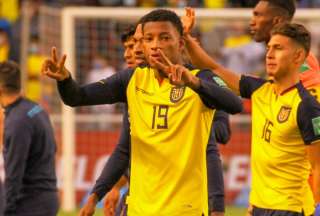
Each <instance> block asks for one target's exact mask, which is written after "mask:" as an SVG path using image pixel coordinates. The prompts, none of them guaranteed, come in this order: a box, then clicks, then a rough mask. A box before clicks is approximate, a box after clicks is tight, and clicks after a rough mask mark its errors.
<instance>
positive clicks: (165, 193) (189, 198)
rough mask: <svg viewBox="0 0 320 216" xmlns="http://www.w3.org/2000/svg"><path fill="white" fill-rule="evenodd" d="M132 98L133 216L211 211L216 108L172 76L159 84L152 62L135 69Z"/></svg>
mask: <svg viewBox="0 0 320 216" xmlns="http://www.w3.org/2000/svg"><path fill="white" fill-rule="evenodd" d="M191 72H192V73H193V74H196V73H197V72H198V70H193V71H191ZM127 98H128V105H129V116H130V117H129V118H130V125H131V164H132V165H131V170H130V192H129V196H128V198H127V203H128V215H139V216H140V215H145V216H147V215H150V216H151V215H152V216H153V215H157V216H160V215H163V216H167V215H171V216H174V215H177V216H178V215H179V216H180V215H195V216H196V215H197V216H199V215H201V214H204V213H205V215H207V211H208V209H207V208H208V200H207V199H208V195H207V193H208V192H207V190H208V189H207V171H206V146H207V143H208V139H209V133H210V129H211V123H212V119H213V110H212V109H209V108H208V107H206V106H205V105H204V104H203V102H202V100H201V99H200V97H199V95H198V94H197V93H195V92H194V91H193V90H192V89H190V88H187V87H176V86H173V85H171V84H170V83H169V80H168V79H164V80H163V82H162V83H161V85H160V84H159V82H158V80H157V79H156V76H155V71H154V70H153V69H151V68H149V67H144V68H137V69H136V70H135V72H134V74H133V76H132V77H131V79H130V81H129V84H128V87H127ZM195 125H197V126H195ZM141 179H143V180H142V181H141Z"/></svg>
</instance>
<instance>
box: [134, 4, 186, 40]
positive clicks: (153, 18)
mask: <svg viewBox="0 0 320 216" xmlns="http://www.w3.org/2000/svg"><path fill="white" fill-rule="evenodd" d="M139 22H141V24H142V29H143V28H144V25H145V24H146V23H147V22H170V23H172V24H173V26H174V27H175V28H176V29H177V31H178V32H179V34H180V35H181V36H182V35H183V26H182V22H181V20H180V18H179V16H178V15H177V14H176V13H175V12H173V11H171V10H166V9H156V10H153V11H151V12H150V13H148V14H146V15H144V16H143V17H142V18H141V19H140V21H139Z"/></svg>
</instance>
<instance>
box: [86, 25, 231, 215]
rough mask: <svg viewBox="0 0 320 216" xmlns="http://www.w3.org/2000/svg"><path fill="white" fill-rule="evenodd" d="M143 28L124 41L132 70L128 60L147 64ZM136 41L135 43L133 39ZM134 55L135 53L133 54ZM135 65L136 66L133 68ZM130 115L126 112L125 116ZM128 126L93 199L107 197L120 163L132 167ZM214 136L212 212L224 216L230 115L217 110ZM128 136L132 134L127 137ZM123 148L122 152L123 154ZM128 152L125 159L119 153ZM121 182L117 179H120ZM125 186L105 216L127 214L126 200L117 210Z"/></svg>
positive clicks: (109, 201)
mask: <svg viewBox="0 0 320 216" xmlns="http://www.w3.org/2000/svg"><path fill="white" fill-rule="evenodd" d="M142 38H143V34H142V26H141V24H138V25H137V28H136V31H135V32H133V31H132V30H131V29H129V30H128V31H127V32H125V33H124V35H123V36H122V41H123V42H124V47H125V52H124V53H125V54H124V57H125V60H126V62H127V64H128V67H132V64H129V62H128V61H130V62H132V58H128V57H131V56H133V57H134V58H135V59H138V61H136V65H139V64H143V63H145V61H146V60H145V58H144V53H143V50H142V48H143V47H142ZM132 39H133V40H132ZM132 53H134V54H132ZM133 66H134V65H133ZM126 115H127V113H125V116H126ZM123 122H124V124H123V125H124V126H123V128H124V129H123V130H122V131H121V135H120V137H121V138H120V143H119V144H118V145H117V147H116V150H115V151H114V152H113V153H112V155H111V157H110V159H109V161H108V164H106V166H105V168H104V169H103V172H102V174H101V177H99V178H98V180H97V183H96V184H95V186H94V189H93V191H92V193H93V195H92V196H97V198H98V199H99V200H100V199H101V198H100V197H103V194H105V193H106V191H108V190H109V189H108V188H110V187H111V186H109V182H110V179H112V178H113V175H111V174H110V173H112V174H114V175H115V176H119V174H118V173H117V170H123V168H122V167H120V166H119V161H120V160H123V159H124V158H126V160H125V161H126V162H125V163H121V165H125V164H128V161H129V154H127V153H129V151H128V150H124V149H125V148H126V147H128V146H129V144H127V143H124V142H129V139H130V138H129V135H128V134H129V130H128V128H129V126H127V125H126V124H127V122H128V120H127V118H126V119H123ZM211 131H212V132H211V134H210V138H209V142H208V146H207V169H208V193H209V194H208V195H209V197H208V198H209V212H211V215H212V216H221V215H224V210H225V206H224V183H223V172H222V164H221V160H220V155H219V150H218V148H217V145H216V140H217V141H218V142H219V143H223V144H225V143H227V142H228V140H229V139H230V133H231V131H230V124H229V116H228V114H227V113H225V112H223V111H220V110H217V111H216V113H215V116H214V124H213V125H212V129H211ZM126 133H128V134H126ZM119 148H121V150H120V151H119ZM120 152H122V153H124V154H123V155H122V157H121V156H120V155H119V153H120ZM116 179H117V178H116ZM121 182H122V184H119V182H118V183H117V184H116V186H115V187H113V188H112V190H111V191H110V192H109V193H108V194H107V196H106V200H105V206H104V207H105V208H104V214H105V215H114V214H115V215H120V213H123V214H124V215H125V212H126V209H125V206H124V200H123V199H122V200H120V205H119V206H118V207H117V208H116V205H117V203H118V198H119V187H121V186H122V185H123V182H124V181H123V178H122V180H121ZM90 204H91V203H90V202H88V203H87V204H86V205H87V206H86V207H84V208H88V209H93V208H94V206H95V205H93V206H92V205H90Z"/></svg>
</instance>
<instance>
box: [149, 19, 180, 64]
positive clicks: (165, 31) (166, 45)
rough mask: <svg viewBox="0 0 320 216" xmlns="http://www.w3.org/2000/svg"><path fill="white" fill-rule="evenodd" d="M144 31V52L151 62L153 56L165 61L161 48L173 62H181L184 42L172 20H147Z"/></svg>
mask: <svg viewBox="0 0 320 216" xmlns="http://www.w3.org/2000/svg"><path fill="white" fill-rule="evenodd" d="M143 31H144V32H143V46H144V53H145V55H146V58H147V60H148V62H149V63H150V64H151V62H150V61H149V60H150V58H151V57H153V58H155V59H157V60H158V61H160V62H163V60H162V58H161V56H160V54H159V52H158V51H157V50H158V49H161V50H162V52H163V53H164V54H165V55H166V56H167V57H168V58H169V60H170V61H171V62H172V63H173V64H177V63H180V61H181V53H182V50H183V47H184V43H183V40H182V37H181V36H180V34H179V32H178V30H177V29H176V28H175V27H174V26H173V24H172V23H171V22H167V21H165V22H147V23H146V24H145V25H144V30H143ZM163 63H164V62H163ZM151 66H153V67H154V65H151Z"/></svg>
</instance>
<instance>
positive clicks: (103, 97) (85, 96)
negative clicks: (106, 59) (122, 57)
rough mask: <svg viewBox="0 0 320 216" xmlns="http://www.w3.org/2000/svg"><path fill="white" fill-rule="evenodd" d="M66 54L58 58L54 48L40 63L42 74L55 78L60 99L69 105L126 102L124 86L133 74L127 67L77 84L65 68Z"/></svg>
mask: <svg viewBox="0 0 320 216" xmlns="http://www.w3.org/2000/svg"><path fill="white" fill-rule="evenodd" d="M65 61H66V55H63V56H62V58H61V60H58V57H57V51H56V48H55V47H53V48H52V51H51V58H49V59H46V60H45V61H44V62H43V64H42V69H41V72H42V74H43V75H45V76H48V77H50V78H52V79H55V80H56V81H57V83H58V90H59V93H60V96H61V99H62V100H63V102H64V103H65V104H66V105H69V106H84V105H99V104H110V103H115V102H126V94H125V93H126V87H127V84H128V82H129V80H130V78H131V76H132V74H133V70H131V69H128V70H125V71H122V72H119V73H116V74H114V75H112V76H111V77H109V78H107V79H104V80H101V81H99V82H95V83H92V84H89V85H85V86H79V85H78V84H77V83H76V82H75V81H74V80H73V79H72V77H71V74H70V72H69V71H68V70H67V69H66V68H65V66H64V64H65Z"/></svg>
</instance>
